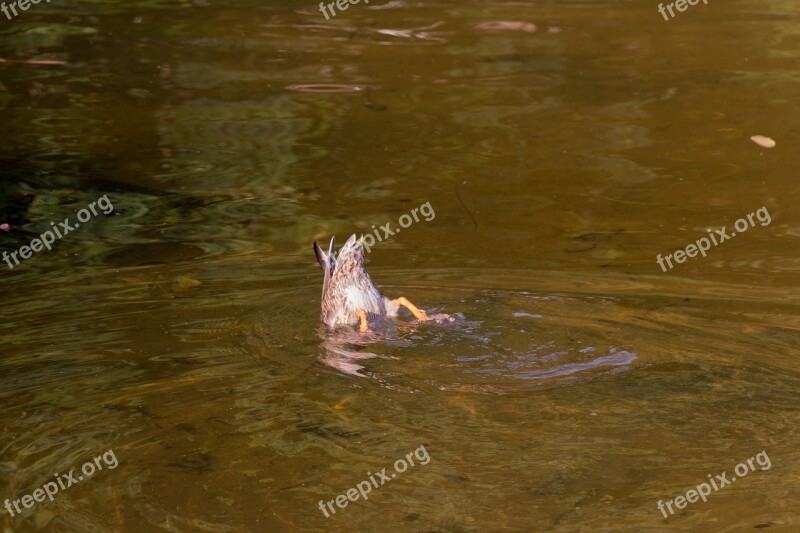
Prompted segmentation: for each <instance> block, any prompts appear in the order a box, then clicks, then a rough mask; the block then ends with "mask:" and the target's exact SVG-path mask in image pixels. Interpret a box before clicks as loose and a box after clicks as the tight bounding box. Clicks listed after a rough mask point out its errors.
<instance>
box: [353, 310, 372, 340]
mask: <svg viewBox="0 0 800 533" xmlns="http://www.w3.org/2000/svg"><path fill="white" fill-rule="evenodd" d="M356 316H357V317H358V320H359V321H360V322H361V326H360V327H359V328H358V332H359V333H361V334H362V335H364V334H366V333H367V332H368V331H369V324H368V323H367V313H366V311H364V310H363V309H359V310H358V311H356Z"/></svg>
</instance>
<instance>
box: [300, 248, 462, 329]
mask: <svg viewBox="0 0 800 533" xmlns="http://www.w3.org/2000/svg"><path fill="white" fill-rule="evenodd" d="M335 239H336V237H331V243H330V245H329V246H328V252H327V253H326V252H324V251H323V250H322V248H320V247H319V245H318V244H317V243H316V242H315V243H314V253H315V254H316V256H317V261H319V266H321V267H322V273H323V274H324V276H325V277H324V279H323V281H322V314H321V315H320V318H321V319H322V321H323V322H324V323H325V324H326V325H327V326H328V327H331V328H333V327H336V326H344V325H349V326H353V325H356V324H359V323H360V328H359V329H360V331H361V333H366V332H367V331H368V329H369V320H370V317H372V318H373V319H374V317H376V316H390V317H394V316H397V311H398V310H399V309H400V307H401V306H402V307H405V308H406V309H408V310H409V311H411V313H412V314H413V315H414V316H415V317H417V319H418V320H422V321H425V320H431V319H436V320H439V319H447V320H453V319H452V318H450V317H449V316H448V315H434V316H432V317H429V316H428V315H427V313H425V311H423V310H422V309H419V308H418V307H417V306H415V305H414V304H412V303H411V302H409V301H408V299H406V298H405V297H403V296H401V297H400V298H397V299H396V300H391V299H389V298H387V297H385V296H384V295H382V294H381V292H380V291H379V290H378V289H377V287H375V285H374V284H373V283H372V279H370V277H369V274H368V273H367V269H366V268H365V267H364V237H363V236H362V237H361V238H359V239H356V236H355V235H352V236H350V238H349V239H347V242H346V243H344V246H342V248H341V250H339V255H338V257H337V256H335V253H334V241H335Z"/></svg>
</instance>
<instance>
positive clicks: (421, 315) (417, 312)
mask: <svg viewBox="0 0 800 533" xmlns="http://www.w3.org/2000/svg"><path fill="white" fill-rule="evenodd" d="M395 302H397V303H398V305H402V306H403V307H405V308H406V309H408V310H409V311H411V313H412V314H413V315H414V316H415V317H417V320H421V321H423V322H424V321H426V320H430V319H429V318H428V314H427V313H425V311H423V310H422V309H420V308H419V307H417V306H416V305H414V304H412V303H411V302H409V301H408V298H406V297H405V296H401V297H400V298H398V299H397V300H395Z"/></svg>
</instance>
